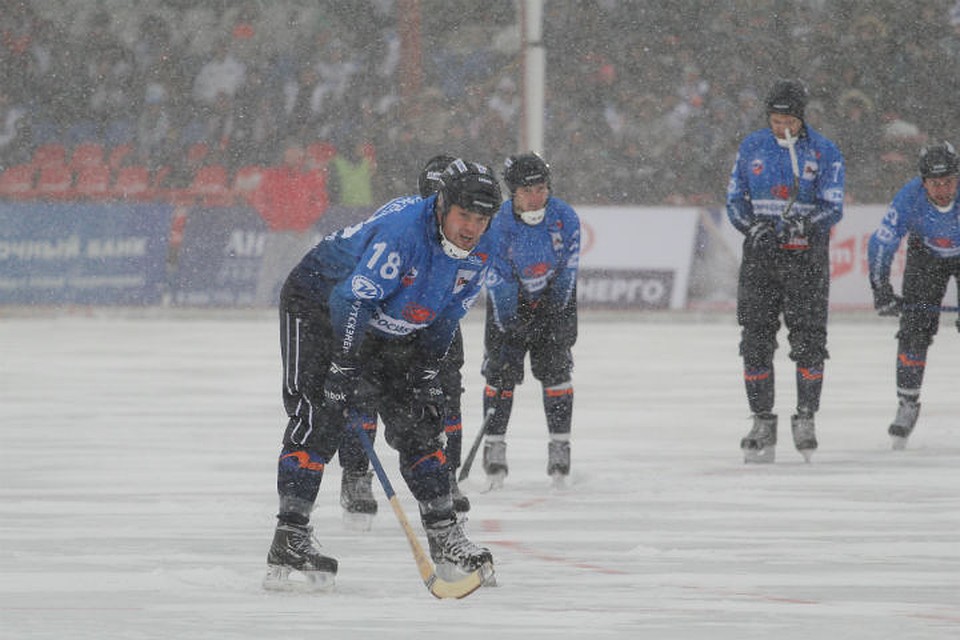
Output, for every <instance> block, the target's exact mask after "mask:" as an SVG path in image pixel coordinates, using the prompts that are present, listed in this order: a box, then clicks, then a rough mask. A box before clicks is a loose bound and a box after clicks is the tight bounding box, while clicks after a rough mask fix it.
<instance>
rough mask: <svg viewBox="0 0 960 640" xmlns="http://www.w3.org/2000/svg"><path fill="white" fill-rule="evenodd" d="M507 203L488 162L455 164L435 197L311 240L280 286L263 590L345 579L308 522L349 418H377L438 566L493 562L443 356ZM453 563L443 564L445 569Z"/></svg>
mask: <svg viewBox="0 0 960 640" xmlns="http://www.w3.org/2000/svg"><path fill="white" fill-rule="evenodd" d="M500 202H501V197H500V188H499V186H498V184H497V180H496V177H495V176H494V174H493V173H492V172H491V171H490V170H489V169H488V168H486V167H484V166H482V165H479V164H476V163H472V162H465V161H463V160H456V161H454V162H453V163H451V164H450V166H449V167H448V168H447V169H446V170H445V171H444V173H443V177H442V186H441V188H440V191H439V192H438V193H437V194H436V195H433V196H431V197H429V198H426V199H423V198H420V197H406V198H397V199H395V200H392V201H391V202H389V203H387V204H386V205H384V206H383V207H381V208H380V209H379V210H378V211H377V212H376V213H374V214H373V215H372V216H371V217H370V218H369V219H367V220H366V221H364V222H362V223H360V224H357V225H353V226H350V227H347V228H345V229H341V230H340V231H338V232H336V233H334V234H331V235H330V236H327V237H326V238H324V239H323V240H322V241H321V242H320V243H319V244H318V245H316V246H315V247H314V248H313V249H311V250H310V251H309V252H308V253H307V255H306V256H304V258H303V260H301V262H300V263H299V264H298V265H297V266H296V267H295V268H294V269H293V271H292V272H291V273H290V275H289V276H288V277H287V280H286V282H285V283H284V286H283V289H282V291H281V301H280V338H281V344H280V346H281V360H282V365H283V388H282V392H283V401H284V407H285V409H286V412H287V415H288V417H289V420H288V424H287V428H286V430H285V432H284V436H283V445H282V449H281V452H280V456H279V462H278V469H277V489H278V493H279V498H280V507H279V512H278V515H277V518H278V523H277V528H276V533H275V535H274V540H273V543H272V544H271V547H270V551H269V553H268V555H267V564H268V567H269V570H268V572H267V577H266V579H265V581H264V585H265V586H266V587H267V588H272V589H284V588H289V587H290V585H291V582H290V581H289V576H290V574H291V572H298V573H300V574H302V575H303V577H304V578H306V582H307V584H308V585H309V586H314V587H319V588H324V587H327V586H328V585H330V584H332V583H333V581H334V577H335V575H336V572H337V567H338V565H337V561H336V560H334V559H333V558H329V557H327V556H324V555H322V554H321V553H320V552H319V550H318V549H317V547H316V545H315V543H314V541H313V537H312V528H311V527H310V526H309V521H310V514H311V511H312V509H313V504H314V501H315V500H316V497H317V492H318V491H319V488H320V483H321V480H322V478H323V471H324V468H325V466H326V465H327V463H328V462H329V461H330V460H331V459H332V458H333V456H334V454H335V453H336V452H337V449H338V447H339V445H340V443H341V440H342V434H343V431H344V428H345V425H346V424H347V423H348V422H349V423H355V422H365V421H369V420H371V419H373V417H374V416H376V415H378V414H379V416H380V417H381V419H382V420H383V423H384V428H385V438H386V441H387V443H388V444H389V445H390V446H392V447H393V448H394V449H396V450H397V451H398V453H399V467H400V473H401V475H402V477H403V479H404V481H405V482H406V484H407V486H408V487H409V488H410V491H411V493H412V494H413V496H414V497H415V498H416V499H417V501H418V503H419V508H420V515H421V521H422V523H423V526H424V529H425V530H426V533H427V540H428V543H429V547H430V553H431V556H432V557H433V559H434V561H435V562H436V563H437V564H438V565H448V566H452V567H455V568H459V569H461V570H463V571H473V570H475V569H477V568H479V567H480V566H482V565H484V564H488V563H489V564H492V556H491V554H490V552H489V550H487V549H485V548H483V547H480V546H477V545H476V544H474V543H473V542H471V541H470V540H469V539H468V538H467V537H466V534H465V533H464V531H463V525H462V523H460V522H458V521H457V518H456V513H455V512H454V509H453V502H452V498H451V494H450V483H449V478H450V472H449V469H448V468H447V463H446V458H445V455H444V451H443V421H442V418H441V415H442V404H443V402H444V398H443V389H442V386H441V383H440V380H439V376H438V374H439V371H440V369H441V366H442V365H441V363H442V361H443V359H444V357H445V356H446V354H447V352H448V350H449V347H450V344H451V342H452V341H453V337H454V334H455V333H456V330H457V326H458V323H459V321H460V319H461V318H462V317H463V316H464V315H465V314H466V312H467V311H468V310H469V309H470V307H471V305H472V304H473V302H474V301H475V300H476V298H477V296H478V295H479V292H480V287H481V286H482V283H483V282H484V281H485V279H486V274H487V271H488V267H489V263H490V262H491V256H492V254H493V253H494V252H495V250H496V247H497V244H498V243H497V240H496V238H495V234H494V233H491V232H490V231H489V230H488V227H489V226H490V221H491V219H492V218H493V216H494V214H495V213H496V212H497V210H498V208H499V206H500ZM439 569H440V567H439V566H438V570H439Z"/></svg>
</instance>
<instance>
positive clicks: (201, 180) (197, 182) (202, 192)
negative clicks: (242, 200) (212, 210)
mask: <svg viewBox="0 0 960 640" xmlns="http://www.w3.org/2000/svg"><path fill="white" fill-rule="evenodd" d="M187 193H189V194H191V195H192V196H194V197H195V198H196V199H197V200H198V204H201V205H203V206H206V207H229V206H230V205H232V204H233V202H234V197H233V191H232V190H231V189H230V181H229V177H228V174H227V168H226V167H224V166H223V165H222V164H208V165H206V166H204V167H200V168H199V169H197V172H196V173H195V174H194V176H193V182H192V183H191V184H190V186H189V187H188V188H187Z"/></svg>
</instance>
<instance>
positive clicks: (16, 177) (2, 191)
mask: <svg viewBox="0 0 960 640" xmlns="http://www.w3.org/2000/svg"><path fill="white" fill-rule="evenodd" d="M36 173H37V168H36V167H35V166H33V165H32V164H19V165H16V166H13V167H8V168H7V170H6V171H4V172H3V173H0V198H10V199H13V200H25V199H29V198H32V197H33V196H34V185H33V181H34V178H35V177H36Z"/></svg>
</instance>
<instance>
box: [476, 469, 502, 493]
mask: <svg viewBox="0 0 960 640" xmlns="http://www.w3.org/2000/svg"><path fill="white" fill-rule="evenodd" d="M506 478H507V474H506V473H492V474H490V475H488V476H487V486H486V487H485V488H484V489H481V491H480V493H488V492H490V491H499V490H500V489H503V481H504V480H506Z"/></svg>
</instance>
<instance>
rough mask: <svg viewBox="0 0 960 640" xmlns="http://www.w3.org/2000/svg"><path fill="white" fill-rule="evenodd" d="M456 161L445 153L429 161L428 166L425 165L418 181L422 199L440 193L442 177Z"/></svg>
mask: <svg viewBox="0 0 960 640" xmlns="http://www.w3.org/2000/svg"><path fill="white" fill-rule="evenodd" d="M454 160H456V158H454V157H453V156H448V155H447V154H445V153H441V154H440V155H436V156H433V157H432V158H430V159H429V160H427V164H425V165H423V169H421V171H420V177H419V178H418V179H417V187H418V188H419V189H420V196H421V197H423V198H427V197H429V196H432V195H433V194H435V193H436V192H437V191H440V186H441V185H442V184H443V180H442V179H441V177H440V175H441V174H442V173H443V170H444V169H446V168H447V167H448V166H450V163H451V162H453V161H454Z"/></svg>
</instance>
